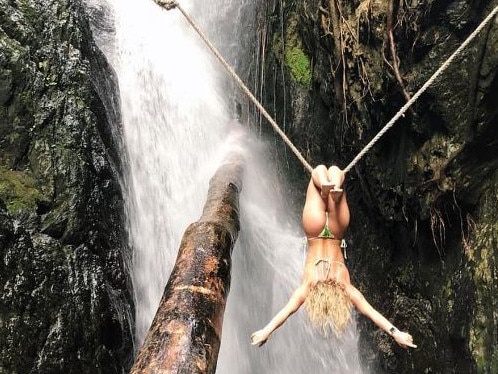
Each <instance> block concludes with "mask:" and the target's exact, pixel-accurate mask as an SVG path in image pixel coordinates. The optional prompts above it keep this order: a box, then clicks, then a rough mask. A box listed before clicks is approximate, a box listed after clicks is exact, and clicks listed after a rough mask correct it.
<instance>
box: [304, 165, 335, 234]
mask: <svg viewBox="0 0 498 374" xmlns="http://www.w3.org/2000/svg"><path fill="white" fill-rule="evenodd" d="M326 183H329V180H328V173H327V168H326V167H325V166H324V165H319V166H317V167H316V168H315V169H314V170H313V172H312V173H311V179H310V182H309V183H308V189H307V191H306V201H305V203H304V209H303V220H302V224H303V229H304V231H305V233H306V236H308V237H315V236H317V235H318V234H319V233H320V232H321V231H322V229H323V227H324V225H325V220H326V208H327V198H328V195H325V198H323V197H322V196H321V192H322V186H323V184H326Z"/></svg>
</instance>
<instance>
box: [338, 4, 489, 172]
mask: <svg viewBox="0 0 498 374" xmlns="http://www.w3.org/2000/svg"><path fill="white" fill-rule="evenodd" d="M497 12H498V6H497V7H496V8H494V9H493V11H492V12H491V13H490V14H489V15H488V16H487V17H486V18H485V19H484V21H482V22H481V24H480V25H479V26H478V27H477V28H476V29H475V30H474V32H473V33H472V34H470V36H469V37H468V38H467V39H466V40H465V41H464V42H463V43H462V44H461V45H460V47H458V49H457V50H456V51H455V52H453V54H452V55H451V56H450V57H449V58H448V59H447V60H446V61H445V62H444V64H443V65H441V67H440V68H439V69H437V70H436V72H435V73H434V74H433V75H432V76H431V77H430V78H429V80H428V81H427V82H426V83H425V84H424V85H423V86H422V87H421V88H420V89H419V90H418V91H417V92H416V93H415V95H413V96H412V98H411V99H410V100H408V101H407V102H406V104H405V105H403V106H402V107H401V109H400V110H399V111H398V113H396V114H395V116H394V117H393V118H392V119H391V120H390V121H389V122H388V123H387V124H386V125H385V126H384V127H383V128H382V129H381V130H380V131H379V133H378V134H377V135H376V136H375V137H374V138H373V139H372V140H371V141H370V142H369V143H368V144H367V145H366V146H365V148H363V149H362V150H361V152H360V153H358V155H357V156H356V157H355V158H354V159H353V160H352V161H351V162H350V163H349V165H348V166H346V167H345V168H344V172H345V173H347V172H348V171H349V170H351V168H352V167H353V166H354V165H355V164H356V163H357V162H358V161H359V160H360V159H361V158H362V157H363V156H364V155H365V154H366V153H367V152H368V151H369V150H370V148H372V146H373V145H374V144H375V143H376V142H377V141H378V140H379V139H380V138H381V137H382V135H384V133H386V132H387V130H389V129H390V128H391V127H392V126H393V125H394V123H395V122H396V121H397V120H398V119H399V118H400V117H402V116H404V114H405V112H406V111H407V110H408V108H410V107H411V106H412V104H413V103H414V102H415V101H416V100H417V99H418V98H419V97H420V95H422V94H423V93H424V91H425V90H427V88H428V87H429V86H430V85H431V84H432V83H434V81H435V80H436V79H437V77H438V76H439V75H441V73H442V72H443V71H444V70H446V68H447V67H448V66H449V65H450V64H451V63H452V62H453V60H454V59H455V58H456V57H457V56H458V55H459V54H460V53H461V52H462V51H463V50H464V49H465V48H466V47H467V45H468V44H469V43H470V42H471V41H472V40H473V39H474V38H475V37H476V36H477V34H479V33H480V32H481V31H482V29H483V28H484V27H485V26H486V24H487V23H488V22H489V21H490V20H491V19H492V18H493V17H494V16H495V15H496V13H497Z"/></svg>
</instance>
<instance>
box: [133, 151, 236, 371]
mask: <svg viewBox="0 0 498 374" xmlns="http://www.w3.org/2000/svg"><path fill="white" fill-rule="evenodd" d="M242 173H243V157H242V156H241V155H240V154H231V155H230V156H229V157H227V160H226V162H225V163H224V164H223V165H221V166H220V167H219V168H218V170H217V171H216V173H215V174H214V176H213V177H212V178H211V180H210V182H209V190H208V195H207V200H206V204H205V205H204V210H203V213H202V216H201V217H200V219H199V220H198V221H197V222H194V223H192V224H190V225H189V227H188V228H187V230H186V231H185V233H184V236H183V239H182V242H181V244H180V248H179V251H178V257H177V259H176V263H175V266H174V268H173V271H172V273H171V276H170V278H169V281H168V284H167V285H166V288H165V290H164V294H163V297H162V299H161V302H160V304H159V308H158V311H157V313H156V315H155V317H154V320H153V321H152V325H151V327H150V329H149V332H148V333H147V335H146V337H145V340H144V343H143V345H142V347H141V349H140V351H139V353H138V355H137V358H136V360H135V363H134V365H133V367H132V369H131V371H130V373H132V374H137V373H188V374H195V373H199V374H200V373H203V374H204V373H214V372H215V371H216V364H217V359H218V352H219V348H220V343H221V330H222V325H223V314H224V311H225V305H226V300H227V296H228V292H229V288H230V272H231V254H232V249H233V246H234V245H235V241H236V240H237V237H238V233H239V229H240V223H239V211H238V208H239V206H238V205H239V202H238V200H239V191H240V189H241V186H242Z"/></svg>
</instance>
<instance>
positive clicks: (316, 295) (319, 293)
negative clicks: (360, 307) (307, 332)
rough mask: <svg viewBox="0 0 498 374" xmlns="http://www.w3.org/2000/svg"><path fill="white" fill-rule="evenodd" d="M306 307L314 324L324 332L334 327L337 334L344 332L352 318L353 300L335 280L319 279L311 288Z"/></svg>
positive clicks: (305, 303)
mask: <svg viewBox="0 0 498 374" xmlns="http://www.w3.org/2000/svg"><path fill="white" fill-rule="evenodd" d="M304 307H305V309H306V311H307V312H308V316H309V319H310V321H311V323H312V325H313V326H315V327H318V328H320V329H321V330H322V331H323V332H324V333H326V332H327V331H328V330H329V329H332V330H333V331H334V332H335V334H336V335H340V334H342V333H343V332H344V330H345V328H346V326H347V324H348V322H349V320H350V319H351V309H352V303H351V300H350V298H349V296H348V295H347V294H346V291H345V290H344V288H343V287H341V285H340V283H338V282H336V281H334V280H330V279H329V280H326V281H319V282H318V283H317V284H316V285H315V286H314V287H313V288H312V289H311V290H310V293H309V294H308V297H307V298H306V301H305V302H304Z"/></svg>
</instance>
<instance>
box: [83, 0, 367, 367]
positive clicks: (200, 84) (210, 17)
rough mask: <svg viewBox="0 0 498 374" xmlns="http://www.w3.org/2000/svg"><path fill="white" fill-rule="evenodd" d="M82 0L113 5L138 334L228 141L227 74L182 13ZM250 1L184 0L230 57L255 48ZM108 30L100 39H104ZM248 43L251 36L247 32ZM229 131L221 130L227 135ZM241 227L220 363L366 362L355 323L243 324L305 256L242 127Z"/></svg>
mask: <svg viewBox="0 0 498 374" xmlns="http://www.w3.org/2000/svg"><path fill="white" fill-rule="evenodd" d="M105 1H106V0H100V1H99V0H87V2H89V3H90V2H92V5H93V6H95V4H99V6H104V5H103V4H104V3H105V6H108V7H109V9H110V11H111V12H112V14H113V18H114V20H115V34H114V35H113V36H112V38H111V39H112V40H109V38H102V39H101V48H102V50H103V51H104V52H105V53H106V55H107V58H108V59H109V60H110V62H111V64H112V65H113V67H114V69H115V70H116V73H117V76H118V80H119V89H120V95H121V106H122V107H121V110H122V118H123V132H124V142H125V147H126V151H127V155H126V158H127V160H128V174H127V176H126V188H127V190H126V193H127V204H128V220H129V231H130V237H131V240H132V243H131V244H132V247H133V251H134V259H133V282H134V288H135V298H136V310H137V312H136V323H137V326H136V339H137V343H138V344H141V341H142V339H143V337H144V335H145V333H146V331H147V329H148V328H149V325H150V323H151V321H152V318H153V317H154V314H155V312H156V309H157V306H158V304H159V301H160V299H161V296H162V293H163V290H164V286H165V285H166V283H167V279H168V277H169V274H170V272H171V270H172V267H173V265H174V261H175V259H176V254H177V251H178V248H179V244H180V240H181V238H182V235H183V233H184V230H185V229H186V227H187V226H188V224H190V223H191V222H193V221H196V220H197V219H198V218H199V216H200V215H201V212H202V207H203V205H204V202H205V198H206V193H207V189H208V182H209V178H210V177H211V176H212V175H213V173H214V172H215V170H216V169H217V168H218V166H219V165H220V162H221V161H222V159H223V156H224V154H226V152H227V151H229V150H230V149H231V147H233V146H234V141H233V139H232V140H231V137H230V134H231V133H232V131H233V128H232V127H233V125H230V121H231V117H232V113H231V106H232V103H231V102H230V101H231V100H232V99H231V98H233V97H235V96H237V95H238V93H236V92H227V87H230V81H229V77H228V76H227V74H226V73H225V72H224V70H222V68H221V65H220V64H219V62H218V61H217V60H215V58H214V56H212V54H210V52H209V50H208V49H207V48H206V47H205V46H204V45H203V44H202V42H201V40H200V39H199V37H198V35H197V34H196V33H195V32H194V30H193V29H192V28H191V27H190V26H189V25H188V24H187V22H186V21H185V19H183V18H182V15H181V14H180V12H178V11H175V10H171V11H164V10H163V9H161V8H160V7H158V6H157V5H156V4H155V3H154V2H153V1H152V0H107V2H105ZM255 5H256V4H255V3H254V2H251V1H249V0H248V1H246V2H233V1H227V0H212V1H209V2H204V1H194V0H188V1H187V0H184V1H182V7H183V8H184V9H185V10H186V11H187V12H188V13H189V14H190V15H191V16H192V17H193V18H194V19H195V20H196V21H197V23H198V24H199V26H200V27H201V28H202V29H203V31H204V32H205V33H206V35H207V36H208V37H209V38H210V40H211V42H213V44H214V45H216V46H217V47H218V49H219V50H220V51H221V52H222V54H224V55H225V57H226V58H227V60H228V62H229V63H231V64H232V66H234V64H235V63H236V58H246V59H247V58H250V54H251V53H253V52H252V51H247V50H241V48H240V47H238V46H239V45H241V44H242V42H244V41H242V40H241V39H240V38H243V37H246V38H247V37H248V36H247V35H254V33H255V30H254V27H255V24H256V22H254V19H251V17H254V13H255V9H253V8H254V7H255ZM104 41H105V42H104ZM245 42H247V40H245ZM227 134H228V136H227ZM243 142H244V144H241V145H240V146H243V147H244V149H245V150H246V154H247V166H246V171H245V176H244V186H243V189H242V192H241V195H240V212H241V232H240V236H239V239H238V241H237V244H236V246H235V249H234V252H233V269H232V288H231V291H230V294H229V297H228V304H227V309H226V312H225V320H224V325H223V337H222V345H221V350H220V355H219V359H218V369H217V372H218V373H221V374H225V373H226V374H243V373H251V374H253V373H275V374H279V373H282V374H284V373H285V374H289V373H290V374H293V373H305V372H306V373H308V372H309V373H325V372H327V373H345V372H347V373H361V372H362V370H361V368H360V365H359V360H358V354H357V348H356V336H357V334H356V333H355V331H354V326H353V327H352V328H351V329H350V330H349V331H348V332H347V333H346V334H345V336H344V337H343V338H341V339H340V341H339V340H338V339H337V338H335V337H328V338H324V337H322V336H320V334H318V333H317V332H316V331H314V330H312V328H311V327H310V326H308V324H307V322H306V320H305V318H303V313H302V312H298V313H297V314H296V315H295V316H293V317H292V318H291V319H290V320H289V321H288V322H287V323H286V324H285V325H284V326H282V327H281V328H280V329H279V330H278V331H276V333H275V334H274V335H273V336H272V337H271V338H270V340H269V342H268V343H267V344H266V345H265V346H263V347H262V348H256V347H252V346H251V345H250V340H249V337H250V334H251V333H252V332H253V331H255V330H257V329H259V328H261V327H262V326H263V325H264V324H266V323H267V322H268V320H269V319H270V318H271V317H272V316H273V315H274V314H275V313H276V312H277V311H278V310H279V309H280V308H281V307H282V306H283V305H284V304H285V302H286V301H287V299H288V297H289V296H290V294H291V293H292V291H293V289H294V288H295V287H296V286H297V285H298V283H299V280H300V276H301V266H302V261H303V249H302V232H301V228H300V225H299V221H300V217H291V218H289V215H290V208H289V207H288V204H287V202H286V196H285V191H286V189H285V188H282V187H281V186H279V184H278V182H277V179H276V178H274V177H273V175H272V166H271V165H268V163H267V159H268V157H267V156H265V155H266V154H267V151H266V149H265V145H264V144H262V143H261V142H259V141H257V140H255V139H253V138H251V137H250V135H247V136H246V138H244V139H243Z"/></svg>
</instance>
